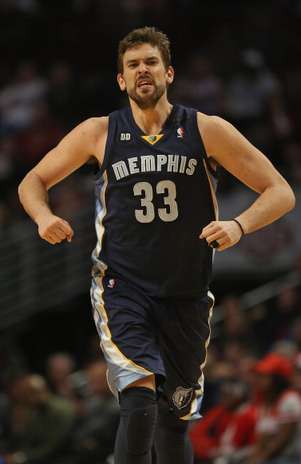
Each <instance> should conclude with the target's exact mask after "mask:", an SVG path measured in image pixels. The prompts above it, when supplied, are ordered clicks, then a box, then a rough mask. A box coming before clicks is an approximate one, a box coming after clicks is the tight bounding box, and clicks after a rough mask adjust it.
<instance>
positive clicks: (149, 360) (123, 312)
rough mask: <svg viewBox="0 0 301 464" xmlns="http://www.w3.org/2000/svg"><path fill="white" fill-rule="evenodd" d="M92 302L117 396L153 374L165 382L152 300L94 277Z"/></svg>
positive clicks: (119, 283)
mask: <svg viewBox="0 0 301 464" xmlns="http://www.w3.org/2000/svg"><path fill="white" fill-rule="evenodd" d="M91 301H92V308H93V316H94V321H95V325H96V328H97V331H98V334H99V336H100V346H101V348H102V351H103V353H104V356H105V359H106V361H107V365H108V383H109V385H110V388H111V390H112V391H113V393H114V394H118V392H121V391H122V390H123V389H124V388H126V387H127V386H128V385H130V384H132V383H133V382H136V381H137V380H139V379H142V378H144V377H148V376H150V375H151V374H155V375H156V377H157V378H158V379H159V380H161V378H164V376H165V371H164V366H163V361H162V358H161V355H160V351H159V348H158V344H157V341H156V337H155V332H154V327H153V323H152V320H151V316H150V312H149V306H150V301H149V299H148V298H147V297H146V296H144V295H142V294H141V293H140V292H138V291H137V290H136V289H134V288H133V287H132V286H130V285H128V284H127V283H126V282H124V281H122V280H120V279H115V278H114V279H113V278H110V277H109V276H105V277H103V276H101V274H97V273H94V275H93V280H92V286H91Z"/></svg>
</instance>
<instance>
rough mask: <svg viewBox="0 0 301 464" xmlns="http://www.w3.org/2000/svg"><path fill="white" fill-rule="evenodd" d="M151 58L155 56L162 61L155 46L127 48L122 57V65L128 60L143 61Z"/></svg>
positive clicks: (142, 45)
mask: <svg viewBox="0 0 301 464" xmlns="http://www.w3.org/2000/svg"><path fill="white" fill-rule="evenodd" d="M151 56H156V57H157V58H159V59H161V60H162V57H161V53H160V50H159V48H158V47H157V46H153V45H151V44H148V43H143V44H139V45H135V46H134V47H131V48H128V49H127V50H126V52H125V53H124V55H123V63H127V62H128V61H130V60H145V59H147V58H150V57H151Z"/></svg>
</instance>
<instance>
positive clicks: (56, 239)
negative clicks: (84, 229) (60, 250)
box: [36, 214, 74, 245]
mask: <svg viewBox="0 0 301 464" xmlns="http://www.w3.org/2000/svg"><path fill="white" fill-rule="evenodd" d="M36 222H37V225H38V231H39V235H40V237H41V238H42V239H43V240H46V241H47V242H49V243H51V245H55V244H57V243H61V242H62V241H63V240H68V242H71V240H72V238H73V235H74V232H73V229H72V227H71V226H70V224H69V223H68V222H67V221H65V220H64V219H62V218H60V217H58V216H55V215H54V214H47V215H42V216H39V217H38V218H37V220H36Z"/></svg>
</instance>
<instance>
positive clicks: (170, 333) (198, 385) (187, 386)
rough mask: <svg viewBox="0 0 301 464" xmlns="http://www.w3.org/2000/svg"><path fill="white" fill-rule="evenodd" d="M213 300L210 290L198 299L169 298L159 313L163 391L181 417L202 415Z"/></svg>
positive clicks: (191, 417) (192, 417) (190, 417)
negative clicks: (204, 373)
mask: <svg viewBox="0 0 301 464" xmlns="http://www.w3.org/2000/svg"><path fill="white" fill-rule="evenodd" d="M213 304H214V297H213V295H212V294H211V293H209V294H208V296H205V297H203V298H198V299H185V300H184V299H182V300H180V299H179V300H176V301H168V302H166V303H165V308H164V311H162V309H161V313H160V315H158V324H159V325H160V330H159V332H160V338H159V345H160V350H161V354H162V358H163V361H164V366H165V371H166V381H165V383H164V387H163V388H162V392H163V395H164V396H165V397H166V399H167V401H168V403H169V406H170V408H172V409H173V411H174V413H175V414H176V415H177V416H178V417H181V418H182V419H187V420H188V419H197V418H199V417H201V416H200V413H199V410H200V406H201V402H202V397H203V390H204V375H203V368H204V366H205V363H206V357H207V348H208V345H209V341H210V319H211V316H212V310H213ZM162 313H163V314H162Z"/></svg>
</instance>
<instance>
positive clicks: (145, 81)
mask: <svg viewBox="0 0 301 464" xmlns="http://www.w3.org/2000/svg"><path fill="white" fill-rule="evenodd" d="M152 85H153V82H152V81H151V80H150V79H140V80H138V81H137V87H138V88H142V89H143V88H148V87H151V86H152Z"/></svg>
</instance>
